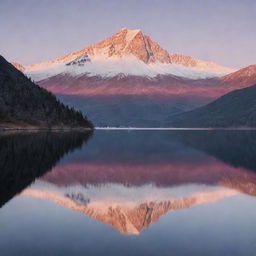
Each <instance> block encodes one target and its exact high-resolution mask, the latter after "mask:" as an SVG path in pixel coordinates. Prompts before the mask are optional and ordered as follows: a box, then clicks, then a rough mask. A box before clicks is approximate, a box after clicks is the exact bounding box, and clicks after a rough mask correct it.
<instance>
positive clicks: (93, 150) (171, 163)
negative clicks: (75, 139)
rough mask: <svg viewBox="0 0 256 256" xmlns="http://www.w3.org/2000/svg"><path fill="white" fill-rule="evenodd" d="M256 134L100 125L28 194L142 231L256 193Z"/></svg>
mask: <svg viewBox="0 0 256 256" xmlns="http://www.w3.org/2000/svg"><path fill="white" fill-rule="evenodd" d="M255 139H256V133H255V132H254V131H157V132H150V131H138V132H126V131H96V132H95V134H94V136H93V138H92V139H91V140H89V141H88V143H87V144H86V145H84V146H83V147H82V148H81V149H80V150H77V151H75V152H74V153H72V154H68V155H67V156H66V157H64V158H63V159H62V160H61V161H60V162H59V163H58V164H57V165H56V166H55V167H53V168H52V169H51V171H50V172H47V173H46V174H45V175H43V176H42V177H40V178H39V179H37V180H36V181H35V183H34V184H33V185H32V186H30V187H29V188H27V189H26V190H23V192H22V193H21V195H22V196H26V197H29V198H34V199H37V200H39V199H40V200H47V201H51V202H53V203H55V204H58V205H61V206H63V207H65V208H68V209H71V210H73V211H78V212H80V213H82V214H84V215H86V216H89V217H90V218H93V219H96V220H98V221H100V222H103V223H106V224H108V225H110V226H112V227H113V228H115V229H116V230H118V231H119V232H120V233H122V234H140V232H142V230H143V229H145V228H148V227H150V225H151V224H153V223H157V222H158V220H159V219H160V218H161V217H162V216H163V215H166V214H168V213H170V214H171V212H173V211H178V210H185V209H187V208H191V207H195V206H198V207H199V206H200V205H208V204H210V203H217V202H219V201H220V200H222V199H225V200H229V198H230V197H235V196H236V195H238V194H243V195H250V196H255V195H256V173H255V171H256V166H255V160H254V159H255V154H256V149H255V146H254V144H255V143H254V142H255ZM38 144H39V143H38ZM241 145H243V146H241ZM37 162H38V161H37ZM37 162H35V163H36V165H38V164H37ZM34 169H35V167H34V168H33V170H34ZM31 170H32V168H31ZM32 177H33V179H34V177H35V176H34V174H33V175H32ZM5 189H6V190H7V188H5ZM20 190H21V189H20ZM7 191H8V190H7ZM16 193H17V192H16Z"/></svg>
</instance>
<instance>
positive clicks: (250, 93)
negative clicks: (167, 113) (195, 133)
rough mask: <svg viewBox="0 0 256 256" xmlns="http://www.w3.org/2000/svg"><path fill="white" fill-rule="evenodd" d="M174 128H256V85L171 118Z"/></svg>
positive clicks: (170, 123) (171, 124)
mask: <svg viewBox="0 0 256 256" xmlns="http://www.w3.org/2000/svg"><path fill="white" fill-rule="evenodd" d="M169 125H170V126H173V127H204V128H209V127H256V85H253V86H250V87H247V88H243V89H239V90H235V91H232V92H230V93H228V94H225V95H224V96H222V97H220V98H219V99H217V100H215V101H214V102H212V103H210V104H208V105H206V106H203V107H200V108H197V109H194V110H192V111H189V112H185V113H182V114H178V115H175V116H174V117H171V118H170V122H169Z"/></svg>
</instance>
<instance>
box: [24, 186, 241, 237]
mask: <svg viewBox="0 0 256 256" xmlns="http://www.w3.org/2000/svg"><path fill="white" fill-rule="evenodd" d="M236 194H237V192H236V191H234V190H229V189H219V190H214V191H209V192H201V193H195V194H191V195H189V196H186V197H181V198H173V199H170V200H167V201H159V202H155V201H149V202H145V203H141V204H138V205H134V206H129V207H128V206H125V205H122V204H121V205H118V204H117V203H115V202H113V203H112V204H111V203H104V202H94V203H88V202H86V204H81V203H78V202H76V200H72V199H71V198H70V197H67V196H66V197H65V196H63V195H61V194H58V193H56V192H49V191H40V190H34V189H27V190H24V192H23V193H22V194H21V195H25V196H30V197H33V198H37V199H45V200H49V201H52V202H54V203H56V204H59V205H62V206H64V207H66V208H69V209H71V210H74V211H79V212H81V213H83V214H85V215H87V216H89V217H91V218H94V219H96V220H98V221H100V222H104V223H106V224H109V225H111V226H112V227H113V228H115V229H117V230H118V231H119V232H120V233H123V234H139V233H140V232H141V231H142V229H144V228H147V227H149V225H151V224H152V223H155V222H157V221H158V220H159V218H160V217H161V216H163V215H165V214H166V213H168V212H169V211H176V210H181V209H186V208H190V207H193V206H197V205H201V204H208V203H213V202H215V201H218V200H220V199H222V198H225V197H230V196H233V195H236Z"/></svg>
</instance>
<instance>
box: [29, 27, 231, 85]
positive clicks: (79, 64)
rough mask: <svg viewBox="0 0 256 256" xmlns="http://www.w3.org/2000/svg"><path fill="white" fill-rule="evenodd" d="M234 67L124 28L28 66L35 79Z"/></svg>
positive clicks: (208, 73) (199, 74)
mask: <svg viewBox="0 0 256 256" xmlns="http://www.w3.org/2000/svg"><path fill="white" fill-rule="evenodd" d="M232 71H234V70H232V69H230V68H226V67H221V66H219V65H217V64H215V63H212V62H205V61H201V60H198V59H194V58H192V57H190V56H183V55H180V54H169V53H168V52H167V51H166V50H164V49H163V48H162V47H161V46H160V45H159V44H157V43H156V42H154V41H152V40H151V38H150V37H149V36H147V35H144V34H143V33H142V32H141V30H139V29H136V30H129V29H126V28H124V29H121V30H120V31H118V32H117V33H116V34H114V35H113V36H111V37H109V38H107V39H105V40H103V41H100V42H98V43H95V44H92V45H90V46H88V47H86V48H84V49H82V50H81V51H78V52H73V53H71V54H68V55H65V56H62V57H60V58H57V59H55V60H53V61H50V62H44V63H38V64H33V65H29V66H27V67H25V72H26V73H27V74H28V75H29V76H31V77H32V78H33V79H35V80H42V79H44V78H47V77H51V76H54V75H57V74H61V73H68V74H71V75H72V76H77V75H81V74H86V75H87V76H103V77H114V76H117V75H119V74H120V73H122V74H124V75H133V76H146V77H156V76H157V75H176V76H181V77H188V78H206V77H215V76H220V75H223V74H227V73H230V72H232Z"/></svg>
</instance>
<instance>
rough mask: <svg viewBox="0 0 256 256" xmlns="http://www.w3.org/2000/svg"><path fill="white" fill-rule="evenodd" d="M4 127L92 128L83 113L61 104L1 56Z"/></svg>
mask: <svg viewBox="0 0 256 256" xmlns="http://www.w3.org/2000/svg"><path fill="white" fill-rule="evenodd" d="M0 126H2V127H15V126H17V127H20V126H21V127H24V126H37V127H88V128H92V123H91V122H90V121H88V120H87V118H86V117H85V116H83V114H82V113H81V112H78V111H76V110H74V109H73V108H70V107H67V106H65V105H64V104H62V103H61V102H59V101H58V100H57V99H56V97H55V96H54V95H53V94H52V93H50V92H48V91H47V90H45V89H43V88H41V87H39V86H38V85H36V84H35V83H33V82H32V81H31V80H30V79H28V78H27V77H26V76H25V75H24V74H23V73H22V72H20V71H19V70H17V69H16V68H15V67H14V66H13V65H12V64H10V63H9V62H7V61H6V60H5V59H4V58H3V57H2V56H1V55H0Z"/></svg>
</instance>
